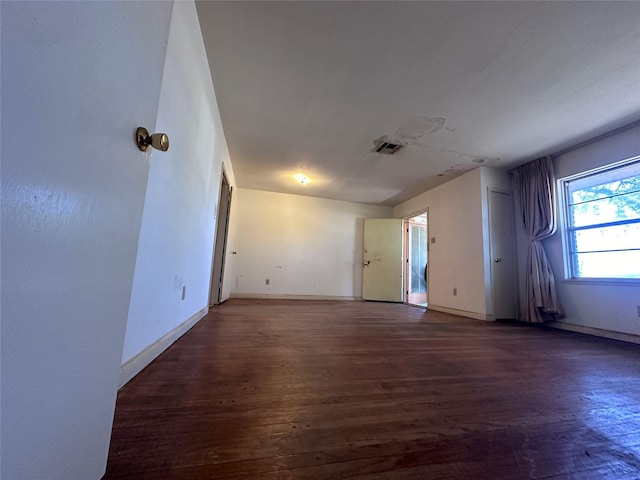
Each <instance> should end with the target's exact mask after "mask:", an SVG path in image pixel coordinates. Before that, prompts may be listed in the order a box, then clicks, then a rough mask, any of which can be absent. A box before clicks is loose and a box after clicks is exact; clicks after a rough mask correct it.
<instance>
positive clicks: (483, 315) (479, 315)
mask: <svg viewBox="0 0 640 480" xmlns="http://www.w3.org/2000/svg"><path fill="white" fill-rule="evenodd" d="M428 309H429V310H434V311H436V312H443V313H450V314H451V315H458V316H459V317H469V318H475V319H476V320H484V321H487V322H492V321H494V320H495V318H494V316H493V315H488V314H486V313H478V312H468V311H467V310H458V309H457V308H449V307H442V306H440V305H433V304H432V303H430V304H429V307H428Z"/></svg>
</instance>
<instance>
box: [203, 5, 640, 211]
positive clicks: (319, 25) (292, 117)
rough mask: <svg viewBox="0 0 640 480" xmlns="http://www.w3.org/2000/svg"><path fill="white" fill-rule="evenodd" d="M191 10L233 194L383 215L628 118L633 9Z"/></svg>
mask: <svg viewBox="0 0 640 480" xmlns="http://www.w3.org/2000/svg"><path fill="white" fill-rule="evenodd" d="M197 8H198V14H199V17H200V23H201V27H202V33H203V36H204V41H205V46H206V49H207V54H208V56H209V62H210V65H211V73H212V78H213V83H214V88H215V91H216V96H217V99H218V104H219V107H220V113H221V116H222V122H223V126H224V131H225V135H226V139H227V143H228V146H229V151H230V154H231V160H232V162H233V168H234V172H235V175H236V181H237V184H238V186H240V187H243V188H251V189H256V190H268V191H275V192H283V193H295V194H303V195H310V196H316V197H323V198H332V199H338V200H348V201H356V202H363V203H372V204H381V205H392V206H393V205H397V204H398V203H400V202H402V201H404V200H407V199H408V198H411V197H412V196H415V195H417V194H419V193H422V192H424V191H425V190H427V189H429V188H432V187H434V186H436V185H438V184H440V183H443V182H445V181H447V180H450V179H451V178H452V177H453V176H455V175H459V174H460V173H461V172H463V171H466V170H469V169H472V168H475V167H477V166H478V165H480V164H484V165H489V166H491V167H495V168H503V169H510V168H513V167H514V166H516V165H518V164H521V163H524V162H525V161H529V160H532V159H535V158H538V157H540V156H543V155H547V154H552V153H555V152H557V151H559V150H562V149H565V148H567V147H570V146H572V145H575V144H577V143H580V142H582V141H585V140H587V139H589V138H592V137H594V136H597V135H599V134H602V133H605V132H607V131H610V130H612V129H615V128H618V127H621V126H623V125H626V124H629V123H631V122H634V121H636V120H638V119H640V2H448V1H447V2H344V1H342V2H324V1H319V2H219V1H215V2H209V1H202V2H198V4H197ZM438 119H444V123H443V124H442V120H438ZM401 127H402V129H401ZM428 130H434V131H432V132H431V133H428ZM425 132H427V133H425ZM421 133H422V134H423V135H422V136H420V134H421ZM382 135H386V136H388V137H389V138H390V139H396V140H398V141H402V143H405V144H407V146H405V147H404V148H403V149H402V150H400V151H399V152H398V153H396V154H394V155H391V156H389V155H382V154H379V153H373V152H372V149H373V141H374V140H375V139H376V138H379V137H380V136H382ZM478 162H482V163H478ZM296 173H303V174H304V175H306V176H307V177H308V178H309V180H310V182H309V183H308V184H307V185H305V186H302V185H300V184H299V183H297V182H296V180H295V179H294V178H293V175H294V174H296Z"/></svg>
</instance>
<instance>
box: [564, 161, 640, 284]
mask: <svg viewBox="0 0 640 480" xmlns="http://www.w3.org/2000/svg"><path fill="white" fill-rule="evenodd" d="M636 163H639V164H640V155H637V156H634V157H630V158H626V159H624V160H621V161H619V162H615V163H611V164H608V165H604V166H601V167H598V168H594V169H591V170H587V171H584V172H579V173H576V174H573V175H569V176H566V177H563V178H560V179H558V181H557V193H558V206H559V226H560V233H561V236H562V258H563V262H564V282H566V283H581V284H594V283H599V284H607V285H640V278H624V277H577V276H575V262H576V258H575V254H574V253H573V252H572V241H571V236H572V233H573V232H574V231H579V230H586V229H590V228H594V227H596V226H607V225H610V224H611V225H615V224H620V225H629V224H633V223H638V221H637V220H632V221H631V222H627V221H616V222H605V223H602V224H596V223H594V224H591V225H588V226H580V227H574V226H573V225H572V224H571V206H570V205H569V199H570V196H569V193H568V191H569V185H570V183H571V182H573V181H575V180H578V179H582V178H586V177H590V176H594V175H599V174H602V173H606V172H610V171H613V170H617V169H619V168H623V167H626V166H628V165H632V164H636Z"/></svg>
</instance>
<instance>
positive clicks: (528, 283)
mask: <svg viewBox="0 0 640 480" xmlns="http://www.w3.org/2000/svg"><path fill="white" fill-rule="evenodd" d="M513 180H514V191H515V194H516V198H517V200H518V205H519V211H518V213H519V215H520V217H521V223H522V227H523V228H524V231H525V232H526V234H527V237H528V238H529V248H528V253H527V264H526V273H525V275H526V280H525V288H526V298H527V306H526V307H527V308H526V315H525V318H524V320H525V321H527V322H532V323H543V322H548V321H553V320H557V319H559V318H561V317H562V316H563V312H562V307H561V305H560V302H559V301H558V297H557V294H556V286H555V279H554V277H553V271H552V270H551V265H550V264H549V260H548V259H547V254H546V253H545V250H544V246H543V245H542V241H543V240H544V239H545V238H548V237H550V236H551V235H553V234H554V233H555V231H556V226H557V218H556V213H555V207H554V201H555V175H554V173H553V162H552V161H551V157H545V158H541V159H539V160H534V161H533V162H529V163H527V164H525V165H522V166H521V167H518V168H516V169H515V170H513Z"/></svg>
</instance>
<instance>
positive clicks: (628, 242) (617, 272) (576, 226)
mask: <svg viewBox="0 0 640 480" xmlns="http://www.w3.org/2000/svg"><path fill="white" fill-rule="evenodd" d="M561 185H562V187H563V194H564V206H565V231H564V234H565V253H566V255H565V260H566V267H567V278H569V279H621V280H627V281H633V279H636V280H640V157H635V158H633V159H631V160H630V161H627V162H626V163H624V164H622V165H620V164H618V165H616V166H614V167H611V168H607V169H604V170H599V171H597V172H588V173H586V174H582V175H577V176H574V177H571V178H568V179H564V180H563V181H561Z"/></svg>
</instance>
